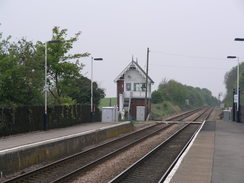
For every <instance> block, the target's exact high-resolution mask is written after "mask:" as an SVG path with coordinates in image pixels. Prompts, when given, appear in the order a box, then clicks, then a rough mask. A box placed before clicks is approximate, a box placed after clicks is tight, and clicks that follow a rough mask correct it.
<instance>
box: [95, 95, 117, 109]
mask: <svg viewBox="0 0 244 183" xmlns="http://www.w3.org/2000/svg"><path fill="white" fill-rule="evenodd" d="M110 100H111V105H110ZM115 105H117V98H115V97H112V98H103V99H101V101H100V104H99V106H98V107H99V109H102V107H109V106H115Z"/></svg>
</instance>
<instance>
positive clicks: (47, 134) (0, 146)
mask: <svg viewBox="0 0 244 183" xmlns="http://www.w3.org/2000/svg"><path fill="white" fill-rule="evenodd" d="M117 124H120V123H119V122H106V123H102V122H95V123H82V124H80V125H75V126H71V127H66V128H58V129H51V130H47V131H35V132H30V133H24V134H17V135H12V136H7V137H1V138H0V152H1V151H4V150H7V149H12V148H16V147H20V146H24V145H28V144H29V145H30V144H33V143H39V142H43V141H46V140H50V139H57V138H60V137H65V136H69V135H75V134H79V133H81V132H89V131H92V130H98V129H100V128H104V127H109V126H113V125H117Z"/></svg>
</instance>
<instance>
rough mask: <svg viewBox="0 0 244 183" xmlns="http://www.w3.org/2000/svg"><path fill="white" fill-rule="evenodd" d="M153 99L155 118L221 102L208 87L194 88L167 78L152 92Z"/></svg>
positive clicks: (153, 114)
mask: <svg viewBox="0 0 244 183" xmlns="http://www.w3.org/2000/svg"><path fill="white" fill-rule="evenodd" d="M151 101H152V118H153V119H160V118H161V117H164V116H167V115H170V114H174V113H177V112H180V111H184V110H189V109H192V108H195V107H200V106H204V105H210V106H215V105H217V104H218V102H219V101H218V100H217V98H216V97H214V96H212V93H211V91H209V90H208V89H206V88H198V87H195V88H194V87H192V86H188V85H183V84H181V83H179V82H177V81H174V80H169V81H167V80H165V79H164V80H163V81H162V82H161V83H160V84H159V86H158V89H157V90H155V91H153V92H152V99H151Z"/></svg>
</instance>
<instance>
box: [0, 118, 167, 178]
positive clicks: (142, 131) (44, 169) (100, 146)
mask: <svg viewBox="0 0 244 183" xmlns="http://www.w3.org/2000/svg"><path fill="white" fill-rule="evenodd" d="M161 125H163V124H159V123H158V124H155V125H152V126H149V127H147V128H144V129H141V130H138V131H136V132H134V133H130V134H127V135H125V136H123V137H119V138H116V139H114V140H111V141H109V142H106V143H103V144H101V145H99V146H96V147H94V148H89V149H87V150H85V151H82V152H79V153H77V154H75V155H72V156H69V157H66V158H64V159H61V160H58V161H55V162H53V163H51V164H48V165H46V166H43V167H41V168H39V169H37V170H34V171H31V172H28V173H25V174H23V175H19V176H16V177H13V178H11V179H8V180H6V181H4V182H3V183H10V182H21V181H22V180H23V179H28V178H29V177H35V175H38V174H39V172H40V173H41V172H43V171H48V169H52V168H53V167H56V166H59V164H64V163H66V162H69V161H71V160H72V159H74V158H77V157H79V156H82V155H84V154H87V153H92V152H93V151H96V150H97V149H98V148H102V147H105V146H107V145H110V144H111V143H116V142H118V141H121V140H126V139H127V138H130V137H131V138H133V136H135V135H137V134H139V133H143V135H142V136H141V137H140V138H139V139H137V140H135V141H134V142H132V143H130V144H129V145H128V146H132V145H133V144H136V143H139V142H140V141H142V140H143V139H146V138H148V137H150V136H152V135H154V134H157V133H158V132H160V131H161V130H165V129H166V128H168V127H170V126H171V124H169V125H167V126H164V127H159V129H156V130H153V132H151V133H150V134H146V135H144V133H146V131H148V130H150V129H153V128H155V127H156V128H158V126H161ZM123 148H126V145H125V146H123ZM121 150H122V147H121V148H119V149H117V150H116V151H114V153H116V152H119V151H121ZM109 154H110V155H112V154H113V152H111V153H109ZM108 156H109V155H105V156H103V157H101V158H99V159H98V160H99V161H101V160H102V159H103V158H107V157H108ZM93 164H95V161H93V162H90V163H88V164H86V165H85V166H83V168H85V167H89V166H91V165H93ZM56 181H58V179H56ZM54 182H55V181H54Z"/></svg>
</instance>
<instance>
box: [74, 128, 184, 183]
mask: <svg viewBox="0 0 244 183" xmlns="http://www.w3.org/2000/svg"><path fill="white" fill-rule="evenodd" d="M182 125H183V124H175V125H173V126H171V127H169V128H168V129H167V130H165V131H163V132H161V133H159V134H158V135H156V136H154V137H151V138H149V139H147V140H146V141H143V142H142V143H140V144H138V145H136V146H134V147H132V148H130V149H128V150H126V151H125V152H122V153H120V154H118V155H117V156H115V157H113V158H110V159H109V160H107V161H106V162H104V163H102V164H101V165H98V166H96V167H94V168H93V169H92V170H90V171H89V172H86V173H85V174H83V175H81V176H80V177H78V178H77V179H76V180H73V183H97V182H99V183H103V182H104V183H105V182H108V181H109V180H111V179H112V178H113V177H115V176H116V175H117V174H119V173H120V172H121V171H123V170H124V169H126V168H127V167H128V166H130V165H131V164H132V163H134V162H135V161H137V160H138V159H139V158H141V157H142V156H144V155H145V154H146V153H147V152H148V151H150V150H151V149H152V148H154V147H155V146H157V145H158V144H159V143H161V142H162V141H163V140H165V139H166V138H167V137H168V136H169V134H172V132H174V131H176V130H177V129H179V128H180V127H181V126H182Z"/></svg>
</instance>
